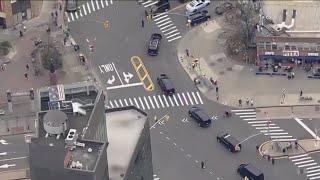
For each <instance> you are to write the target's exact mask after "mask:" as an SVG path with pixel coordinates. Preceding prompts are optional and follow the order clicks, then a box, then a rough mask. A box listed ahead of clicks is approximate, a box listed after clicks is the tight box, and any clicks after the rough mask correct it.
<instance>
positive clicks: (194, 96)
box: [191, 92, 199, 104]
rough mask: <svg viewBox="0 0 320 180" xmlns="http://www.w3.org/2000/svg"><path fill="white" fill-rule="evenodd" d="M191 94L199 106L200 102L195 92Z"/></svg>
mask: <svg viewBox="0 0 320 180" xmlns="http://www.w3.org/2000/svg"><path fill="white" fill-rule="evenodd" d="M191 94H192V97H193V99H194V101H195V102H196V104H199V103H198V100H197V97H196V95H195V94H194V92H192V93H191Z"/></svg>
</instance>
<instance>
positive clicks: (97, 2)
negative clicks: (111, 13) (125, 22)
mask: <svg viewBox="0 0 320 180" xmlns="http://www.w3.org/2000/svg"><path fill="white" fill-rule="evenodd" d="M108 1H110V4H113V2H112V0H91V1H89V2H87V3H85V4H82V5H81V6H79V7H78V11H76V12H69V13H68V12H65V14H66V17H67V21H68V22H72V21H75V20H77V19H80V18H82V17H84V16H86V15H88V14H91V12H94V11H96V10H100V9H104V8H105V7H107V6H109V3H108ZM104 3H105V4H104ZM105 5H106V6H105Z"/></svg>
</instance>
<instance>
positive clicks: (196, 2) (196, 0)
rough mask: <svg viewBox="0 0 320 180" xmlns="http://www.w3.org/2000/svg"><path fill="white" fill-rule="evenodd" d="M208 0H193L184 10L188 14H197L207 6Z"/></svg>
mask: <svg viewBox="0 0 320 180" xmlns="http://www.w3.org/2000/svg"><path fill="white" fill-rule="evenodd" d="M209 4H210V0H193V1H192V2H190V3H189V4H187V6H186V9H187V12H189V13H194V12H197V11H199V10H201V9H203V8H205V7H207V6H209Z"/></svg>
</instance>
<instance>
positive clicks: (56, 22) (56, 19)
mask: <svg viewBox="0 0 320 180" xmlns="http://www.w3.org/2000/svg"><path fill="white" fill-rule="evenodd" d="M53 23H54V25H56V26H58V17H54V21H53Z"/></svg>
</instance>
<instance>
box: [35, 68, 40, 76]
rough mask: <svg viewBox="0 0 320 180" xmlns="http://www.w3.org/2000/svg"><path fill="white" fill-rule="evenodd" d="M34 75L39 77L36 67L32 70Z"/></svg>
mask: <svg viewBox="0 0 320 180" xmlns="http://www.w3.org/2000/svg"><path fill="white" fill-rule="evenodd" d="M34 75H35V76H39V69H38V68H37V67H36V68H35V69H34Z"/></svg>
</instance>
